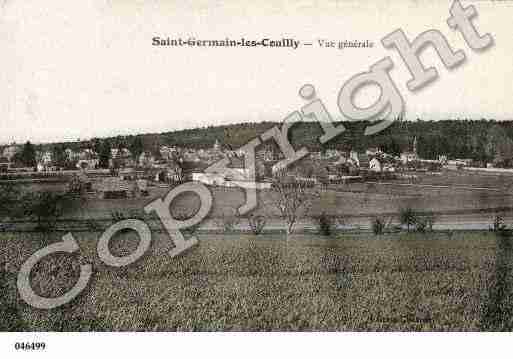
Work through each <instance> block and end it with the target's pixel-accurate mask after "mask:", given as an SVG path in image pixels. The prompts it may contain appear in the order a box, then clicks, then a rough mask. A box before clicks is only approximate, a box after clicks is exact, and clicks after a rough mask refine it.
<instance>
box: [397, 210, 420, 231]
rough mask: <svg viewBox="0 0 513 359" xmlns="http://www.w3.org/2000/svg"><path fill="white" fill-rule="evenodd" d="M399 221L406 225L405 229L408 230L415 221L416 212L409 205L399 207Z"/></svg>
mask: <svg viewBox="0 0 513 359" xmlns="http://www.w3.org/2000/svg"><path fill="white" fill-rule="evenodd" d="M399 222H400V223H401V224H402V225H406V229H407V231H408V232H409V231H410V228H412V227H413V226H414V225H415V223H416V222H417V213H416V212H415V211H414V210H413V209H412V208H411V207H406V208H401V209H400V210H399Z"/></svg>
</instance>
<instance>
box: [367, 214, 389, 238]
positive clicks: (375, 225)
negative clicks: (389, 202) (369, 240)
mask: <svg viewBox="0 0 513 359" xmlns="http://www.w3.org/2000/svg"><path fill="white" fill-rule="evenodd" d="M389 225H390V221H388V222H387V221H386V220H385V219H384V218H382V217H374V218H373V219H372V221H371V228H372V233H374V234H375V235H380V234H383V233H385V230H386V229H387V228H388V226H389Z"/></svg>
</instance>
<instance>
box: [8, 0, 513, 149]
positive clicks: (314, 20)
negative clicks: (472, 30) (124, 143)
mask: <svg viewBox="0 0 513 359" xmlns="http://www.w3.org/2000/svg"><path fill="white" fill-rule="evenodd" d="M193 3H194V5H191V4H188V2H185V1H154V0H153V1H152V0H146V1H134V0H130V1H129V0H110V1H107V0H94V1H86V0H84V1H80V2H78V1H69V0H48V1H44V2H43V1H40V0H37V1H33V0H0V5H1V7H0V48H1V49H2V50H3V51H2V59H1V63H2V65H3V71H2V72H1V73H0V124H1V127H0V143H10V142H13V141H16V142H18V143H19V142H24V141H27V140H31V141H32V142H36V143H38V142H52V141H68V140H76V139H78V138H80V139H88V138H92V137H104V136H112V135H119V134H121V135H125V134H137V133H156V132H165V131H173V130H178V129H184V128H194V127H202V126H209V125H219V124H229V123H239V122H259V121H281V120H283V119H284V118H285V117H286V116H287V115H288V114H290V113H291V112H293V111H296V110H298V109H300V108H301V107H302V106H303V105H305V100H303V99H302V98H301V97H299V96H298V91H299V89H300V88H301V87H302V86H303V85H304V84H307V83H310V84H313V85H314V86H315V89H316V93H317V94H318V96H319V98H321V99H322V101H323V102H324V104H325V105H326V107H327V109H328V110H329V111H330V113H331V114H332V116H333V117H334V118H335V119H340V111H339V109H338V107H337V96H338V93H339V91H340V88H341V86H342V85H343V84H344V82H345V81H347V80H348V79H349V78H351V77H352V76H353V75H355V74H357V73H360V72H362V71H368V69H369V66H371V65H372V64H374V63H375V62H377V61H379V60H381V59H382V58H384V57H386V56H390V58H391V59H392V60H393V62H394V68H393V69H392V71H391V76H392V78H393V80H394V82H395V84H396V85H397V88H398V90H399V92H400V93H401V95H402V97H403V98H404V101H405V106H406V107H405V117H406V118H407V119H415V118H417V117H421V118H423V119H433V120H438V119H444V118H466V117H468V118H474V119H480V118H482V117H484V118H495V119H497V120H511V119H513V101H512V100H513V99H512V96H511V94H512V88H513V66H512V63H513V62H512V55H513V41H512V39H511V25H510V24H511V18H512V16H513V1H502V2H497V1H488V0H480V1H462V4H463V5H464V6H466V5H469V4H474V5H475V6H476V9H477V11H478V13H479V16H478V17H477V18H475V19H474V20H473V22H474V24H475V26H476V28H477V29H478V31H479V32H480V33H481V34H484V33H490V34H491V35H492V36H493V38H494V41H495V45H494V46H493V47H491V48H490V49H488V50H486V51H484V52H473V51H472V50H471V49H470V48H469V47H468V46H467V44H466V43H465V41H464V40H463V38H462V36H461V34H460V33H459V32H457V31H454V30H452V29H450V28H449V27H448V26H447V24H446V20H447V18H448V17H449V16H450V14H449V8H450V5H451V2H450V1H444V0H434V1H428V0H416V1H415V0H394V1H390V0H389V1H383V0H381V1H378V0H375V1H371V0H367V1H330V0H325V1H320V0H318V1H312V0H310V1H305V0H301V1H271V0H262V1H258V2H255V1H242V0H238V1H214V0H208V1H204V0H200V1H194V2H193ZM399 28H400V29H402V30H403V31H404V32H405V34H406V35H407V36H408V38H410V40H411V39H413V38H414V37H416V36H417V35H418V34H420V33H422V32H424V31H426V30H429V29H437V30H440V31H441V32H442V33H443V34H444V35H445V36H446V38H447V39H448V41H449V43H450V44H451V46H452V47H453V49H455V50H456V49H461V50H463V51H464V53H465V55H466V57H467V60H466V62H465V64H463V65H461V66H459V67H457V68H456V69H453V70H450V71H449V70H447V69H446V68H445V67H444V66H443V64H442V62H441V61H440V60H439V59H438V57H437V55H436V52H435V51H434V50H433V49H431V48H428V49H427V50H425V51H424V52H423V53H422V55H421V59H422V60H423V61H424V63H425V64H426V65H427V66H435V67H436V68H437V70H438V72H439V78H438V80H437V81H435V82H433V83H432V84H430V85H429V86H427V87H425V88H423V89H422V90H419V91H417V92H415V93H412V92H410V91H409V90H408V89H407V87H406V82H407V81H408V80H409V78H410V75H409V72H408V70H407V68H406V66H405V65H404V63H403V62H402V60H401V58H400V56H399V55H398V53H397V52H396V51H394V50H390V49H385V48H384V47H383V46H382V45H381V43H380V40H381V39H382V38H383V37H385V36H386V35H387V34H389V33H391V32H392V31H394V30H396V29H399ZM155 36H160V37H168V36H169V37H171V38H177V37H182V38H188V37H191V36H194V37H195V38H197V39H224V38H226V37H230V38H234V39H238V38H241V37H244V38H247V39H260V38H263V37H268V38H277V39H280V38H287V37H290V38H295V39H298V40H301V41H309V42H312V43H314V45H315V46H312V47H300V48H299V49H296V50H293V49H286V48H276V49H263V48H240V47H238V48H187V47H185V48H173V47H155V46H152V38H153V37H155ZM318 39H328V40H334V41H337V42H338V41H343V40H370V41H373V42H374V43H375V46H374V47H373V48H371V49H344V50H338V49H332V48H330V49H328V48H319V47H318V46H316V43H317V40H318ZM377 96H379V91H378V90H377V89H376V88H374V87H369V88H365V89H363V90H362V91H360V93H359V94H358V96H357V98H356V99H355V102H356V104H357V105H359V106H362V107H364V106H368V105H370V104H372V103H373V102H374V101H375V100H376V98H377Z"/></svg>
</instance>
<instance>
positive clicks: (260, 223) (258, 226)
mask: <svg viewBox="0 0 513 359" xmlns="http://www.w3.org/2000/svg"><path fill="white" fill-rule="evenodd" d="M247 219H248V224H249V228H250V229H251V232H253V234H255V235H259V234H260V233H262V231H263V230H264V227H265V225H266V219H265V216H261V215H258V216H255V215H253V214H251V215H249V217H248V218H247Z"/></svg>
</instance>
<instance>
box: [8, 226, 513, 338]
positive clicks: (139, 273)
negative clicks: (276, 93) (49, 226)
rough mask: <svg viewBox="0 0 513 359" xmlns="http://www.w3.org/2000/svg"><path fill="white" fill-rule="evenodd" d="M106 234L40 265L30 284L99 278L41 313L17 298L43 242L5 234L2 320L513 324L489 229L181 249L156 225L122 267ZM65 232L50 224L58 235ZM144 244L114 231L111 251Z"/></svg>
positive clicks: (221, 325)
mask: <svg viewBox="0 0 513 359" xmlns="http://www.w3.org/2000/svg"><path fill="white" fill-rule="evenodd" d="M99 235H100V234H99V233H85V232H82V233H77V234H75V237H76V238H77V240H78V241H79V244H80V247H81V254H80V256H71V257H70V256H65V255H59V254H57V255H54V256H50V257H47V259H45V260H44V261H42V262H41V263H39V264H38V265H37V267H36V268H35V270H34V271H33V277H34V278H33V282H34V283H35V285H34V288H35V290H36V291H37V292H38V293H39V294H41V295H45V296H57V295H59V294H62V293H64V292H65V291H66V289H69V288H71V286H72V285H73V283H74V278H75V277H76V276H77V274H78V264H79V261H80V262H84V261H85V262H92V263H93V264H94V271H95V274H94V279H93V280H92V281H91V282H90V285H89V287H88V288H87V289H86V291H85V292H84V293H83V294H82V295H81V296H79V297H78V298H77V299H76V300H74V301H73V302H72V303H70V305H68V306H66V307H64V308H61V309H56V310H51V311H41V310H35V309H32V308H30V307H28V306H27V305H26V304H24V303H23V302H21V301H20V299H19V298H17V297H16V295H15V293H16V290H15V278H16V273H17V270H18V269H19V267H20V265H21V263H22V262H23V261H24V260H25V259H26V258H28V256H30V255H31V254H32V253H33V252H35V251H36V250H37V249H38V248H40V247H42V246H43V245H44V244H43V243H47V242H46V241H47V239H42V237H41V235H40V234H36V233H34V234H26V233H25V234H19V233H18V234H15V233H4V234H0V246H1V247H0V248H1V256H2V257H1V261H3V262H4V263H5V268H6V270H7V273H6V274H5V275H4V284H3V285H4V286H5V289H4V290H3V291H2V296H4V298H3V300H4V301H5V302H7V304H5V303H4V304H3V308H4V309H3V310H4V312H5V311H7V314H5V313H3V314H2V320H3V326H4V330H5V327H7V329H9V325H11V328H12V326H14V327H15V328H14V329H18V330H35V331H40V330H57V331H60V330H63V331H66V330H71V331H76V330H121V331H132V330H135V331H141V330H163V331H166V330H169V331H175V330H180V331H191V330H194V331H198V330H201V331H213V330H238V331H240V330H243V331H247V330H252V331H253V330H285V331H288V330H302V331H309V330H328V331H331V330H399V331H403V330H404V331H406V330H444V331H445V330H447V331H456V330H464V331H475V330H484V329H488V330H511V328H512V325H513V321H512V318H513V316H512V315H511V313H512V312H511V308H512V306H513V301H512V299H511V289H512V288H513V287H511V285H510V282H511V280H512V277H511V273H512V272H511V263H512V261H511V259H512V258H513V257H512V254H511V248H510V246H511V245H510V244H509V242H510V239H507V238H505V237H496V236H495V235H494V234H493V233H489V232H454V233H452V232H451V234H450V235H448V234H446V233H440V232H433V233H429V234H412V233H401V234H391V235H384V236H381V237H374V236H372V235H368V234H359V235H350V234H340V235H339V236H338V237H336V238H335V237H334V238H329V239H326V237H320V236H317V235H295V236H294V237H293V238H291V239H289V240H288V241H286V240H284V237H283V236H282V235H279V234H276V235H272V234H266V235H261V236H256V237H255V236H250V235H243V234H236V233H234V234H226V235H212V234H210V235H200V244H199V246H197V247H195V248H193V249H192V250H190V251H188V252H186V253H184V254H183V255H182V256H180V257H178V258H173V259H171V258H169V257H168V256H167V255H166V252H167V250H168V249H169V248H170V242H169V240H168V239H167V238H166V237H165V236H164V235H163V234H162V233H160V234H156V233H154V234H153V241H152V247H151V250H150V251H149V252H148V253H147V254H146V255H145V256H144V257H143V258H142V259H141V260H140V261H138V262H137V263H135V264H133V265H131V266H128V267H125V268H120V269H114V268H110V267H107V266H105V265H104V264H102V263H100V262H99V259H98V257H97V256H96V254H95V253H96V252H95V245H96V238H98V237H99ZM55 240H58V235H57V234H55V236H54V237H53V239H52V241H55ZM136 245H137V239H136V237H135V235H133V234H132V233H126V234H123V235H119V236H118V237H117V238H115V239H113V241H112V248H111V250H112V251H113V253H114V254H116V255H127V254H128V253H130V252H131V251H132V250H133V249H134V248H135V246H136Z"/></svg>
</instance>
